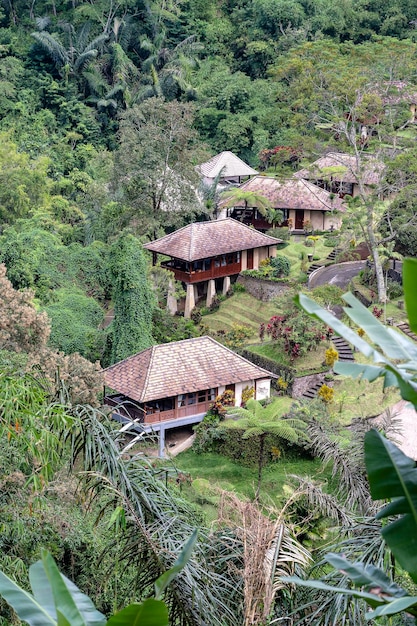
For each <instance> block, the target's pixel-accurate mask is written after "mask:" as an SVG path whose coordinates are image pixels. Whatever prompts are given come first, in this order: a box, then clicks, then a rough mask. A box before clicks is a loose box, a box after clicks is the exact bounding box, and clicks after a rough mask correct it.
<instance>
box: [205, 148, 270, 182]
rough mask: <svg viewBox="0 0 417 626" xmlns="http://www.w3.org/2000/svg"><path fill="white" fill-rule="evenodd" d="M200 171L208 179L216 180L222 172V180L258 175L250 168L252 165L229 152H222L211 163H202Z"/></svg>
mask: <svg viewBox="0 0 417 626" xmlns="http://www.w3.org/2000/svg"><path fill="white" fill-rule="evenodd" d="M199 170H200V172H201V174H202V175H203V176H206V177H207V178H216V176H218V174H219V173H220V172H222V174H221V177H222V178H227V177H234V176H254V175H255V174H257V173H258V172H257V171H256V170H254V169H253V168H252V167H250V165H248V164H247V163H245V162H244V161H242V159H240V158H239V157H238V156H236V155H235V154H233V152H230V151H229V150H226V151H225V152H220V153H219V154H216V156H214V157H212V158H211V159H210V160H209V161H206V162H205V163H202V164H201V165H200V166H199ZM222 170H223V171H222Z"/></svg>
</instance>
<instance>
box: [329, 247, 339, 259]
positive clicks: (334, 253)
mask: <svg viewBox="0 0 417 626" xmlns="http://www.w3.org/2000/svg"><path fill="white" fill-rule="evenodd" d="M340 252H341V249H340V248H333V250H332V251H331V252H330V254H329V255H328V257H327V258H326V260H327V261H334V260H335V259H336V257H337V255H338V254H339V253H340Z"/></svg>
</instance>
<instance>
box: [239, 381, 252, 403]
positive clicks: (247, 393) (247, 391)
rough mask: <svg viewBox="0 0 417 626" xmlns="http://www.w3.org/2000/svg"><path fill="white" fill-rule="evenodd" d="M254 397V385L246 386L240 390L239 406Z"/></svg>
mask: <svg viewBox="0 0 417 626" xmlns="http://www.w3.org/2000/svg"><path fill="white" fill-rule="evenodd" d="M254 397H255V387H249V386H248V385H246V387H245V388H244V389H243V390H242V404H241V406H243V407H245V406H246V403H247V401H248V400H250V399H251V398H254Z"/></svg>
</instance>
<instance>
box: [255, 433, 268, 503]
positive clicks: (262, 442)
mask: <svg viewBox="0 0 417 626" xmlns="http://www.w3.org/2000/svg"><path fill="white" fill-rule="evenodd" d="M265 437H266V433H262V435H260V437H259V458H258V485H257V487H256V493H255V502H258V500H259V494H260V492H261V482H262V468H263V465H264V450H265Z"/></svg>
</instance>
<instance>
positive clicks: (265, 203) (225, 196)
mask: <svg viewBox="0 0 417 626" xmlns="http://www.w3.org/2000/svg"><path fill="white" fill-rule="evenodd" d="M242 203H243V206H244V208H245V210H246V209H248V208H250V209H252V208H257V209H258V211H259V213H261V215H263V216H266V215H267V212H268V210H269V209H272V206H271V203H270V201H269V200H268V198H266V197H265V196H263V195H262V194H261V193H259V192H258V191H248V190H246V189H242V188H241V187H234V188H233V189H228V190H227V191H224V192H223V193H222V194H221V204H222V206H223V207H237V206H241V205H242ZM243 216H244V213H243V214H242V220H243Z"/></svg>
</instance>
